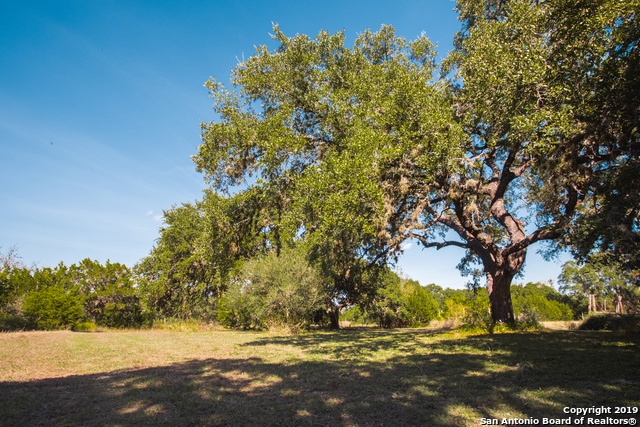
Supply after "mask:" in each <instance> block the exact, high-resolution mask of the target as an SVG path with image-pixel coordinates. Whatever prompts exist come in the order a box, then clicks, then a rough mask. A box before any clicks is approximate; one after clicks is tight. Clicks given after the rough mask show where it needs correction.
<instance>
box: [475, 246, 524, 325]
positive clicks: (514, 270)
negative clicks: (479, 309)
mask: <svg viewBox="0 0 640 427" xmlns="http://www.w3.org/2000/svg"><path fill="white" fill-rule="evenodd" d="M526 255H527V250H526V249H523V250H521V251H519V252H516V253H513V254H510V255H508V256H507V257H502V256H501V255H497V256H494V257H492V260H493V259H496V260H497V261H498V262H489V263H485V265H484V267H485V273H486V276H487V291H488V292H489V303H490V306H491V318H492V319H493V321H494V322H496V323H509V324H513V323H515V321H516V319H515V316H514V315H513V302H512V300H511V282H512V281H513V278H514V277H515V275H516V274H518V272H519V271H520V269H521V268H522V265H523V264H524V260H525V258H526ZM487 264H489V265H487Z"/></svg>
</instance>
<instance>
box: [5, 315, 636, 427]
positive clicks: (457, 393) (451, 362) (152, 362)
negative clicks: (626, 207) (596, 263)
mask: <svg viewBox="0 0 640 427" xmlns="http://www.w3.org/2000/svg"><path fill="white" fill-rule="evenodd" d="M638 345H640V339H639V338H638V336H636V335H628V334H617V333H611V332H586V331H535V332H516V333H508V334H494V335H467V334H463V333H460V332H457V331H446V332H441V331H434V330H427V329H412V330H407V329H404V330H377V329H367V328H363V329H350V330H343V331H340V332H329V331H320V332H314V333H308V334H305V335H297V336H277V335H273V334H269V333H262V332H238V331H211V332H184V333H170V332H161V331H146V332H111V333H92V334H82V333H74V332H68V331H60V332H29V333H9V334H0V396H2V398H0V425H43V426H44V425H46V426H63V425H64V426H67V425H83V426H94V425H95V426H105V425H106V426H116V425H117V426H127V425H132V426H133V425H136V426H137V425H142V426H144V425H154V426H155V425H160V426H163V425H166V426H174V425H233V426H238V425H338V426H351V425H353V426H355V425H358V426H373V425H376V426H377V425H403V426H406V425H435V426H450V425H463V426H465V425H466V426H477V425H479V424H480V418H500V419H501V418H502V417H506V418H525V417H533V418H540V419H541V418H542V417H547V418H548V417H552V418H566V416H565V414H564V413H563V408H564V407H573V408H575V407H590V406H635V405H637V402H638V401H640V378H639V376H640V357H639V354H640V352H638Z"/></svg>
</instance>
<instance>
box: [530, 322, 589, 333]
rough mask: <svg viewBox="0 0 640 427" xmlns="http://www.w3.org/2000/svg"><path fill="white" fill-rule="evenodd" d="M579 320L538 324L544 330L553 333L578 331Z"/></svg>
mask: <svg viewBox="0 0 640 427" xmlns="http://www.w3.org/2000/svg"><path fill="white" fill-rule="evenodd" d="M581 323H582V321H581V320H566V321H557V322H540V324H541V325H542V326H543V327H544V328H546V329H552V330H555V331H558V330H561V331H572V330H575V329H578V327H579V326H580V324H581Z"/></svg>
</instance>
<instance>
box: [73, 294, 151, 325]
mask: <svg viewBox="0 0 640 427" xmlns="http://www.w3.org/2000/svg"><path fill="white" fill-rule="evenodd" d="M84 307H85V310H86V312H87V315H89V316H90V317H91V318H92V319H93V320H94V322H96V323H97V324H98V325H101V326H107V327H110V328H131V327H135V328H139V327H140V326H142V324H143V323H144V322H145V320H146V317H145V315H144V313H143V312H142V305H141V304H140V298H138V296H137V295H131V294H125V293H119V292H113V293H111V294H107V295H95V294H94V295H91V296H90V297H88V298H87V299H86V300H85V303H84Z"/></svg>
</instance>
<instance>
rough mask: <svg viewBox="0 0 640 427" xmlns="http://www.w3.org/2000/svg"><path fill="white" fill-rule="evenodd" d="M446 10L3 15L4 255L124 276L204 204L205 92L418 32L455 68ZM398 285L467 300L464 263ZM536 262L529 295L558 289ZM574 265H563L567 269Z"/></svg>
mask: <svg viewBox="0 0 640 427" xmlns="http://www.w3.org/2000/svg"><path fill="white" fill-rule="evenodd" d="M454 6H455V4H454V3H453V2H450V1H447V0H440V1H421V2H417V1H396V2H393V3H392V2H389V1H377V0H376V1H322V2H320V1H296V2H294V1H271V2H258V1H224V2H223V1H209V2H205V1H192V2H166V1H165V2H163V1H153V2H135V1H127V2H120V1H100V2H98V1H55V0H54V1H43V2H37V1H29V2H9V1H2V2H1V3H0V58H1V59H0V61H1V65H0V179H1V180H2V183H3V185H2V187H1V188H2V190H0V191H1V199H2V204H1V206H2V207H1V208H0V245H1V246H2V249H0V250H2V251H6V250H7V249H9V248H10V247H12V246H16V247H17V248H18V252H19V254H20V255H21V256H22V260H23V261H24V262H25V263H26V264H31V263H33V262H37V263H38V264H39V265H40V266H53V265H56V264H58V263H59V262H60V261H63V262H64V263H65V264H67V265H68V264H72V263H74V262H78V261H80V260H82V259H84V258H87V257H88V258H91V259H95V260H98V261H100V262H105V261H106V260H107V259H110V260H111V261H112V262H123V263H126V264H127V265H129V266H132V265H134V264H135V263H136V262H137V261H138V260H139V259H141V258H142V257H144V256H146V255H147V254H148V253H149V251H150V250H151V248H152V246H153V244H154V240H155V239H156V238H157V237H158V229H159V227H160V226H161V224H162V220H161V215H162V210H163V209H168V208H170V207H171V206H172V205H175V204H180V203H182V202H189V201H191V202H192V201H194V200H195V199H197V198H200V195H201V193H202V190H203V189H204V188H205V185H204V182H203V179H202V176H201V175H200V174H198V173H197V172H195V169H194V165H193V163H192V162H191V159H190V157H189V156H190V155H192V154H195V153H196V151H197V146H198V144H199V143H200V127H199V125H200V123H201V122H208V121H211V120H214V119H215V116H214V114H213V111H212V108H211V107H212V103H211V100H210V99H209V98H208V92H207V90H206V88H204V86H203V84H204V82H205V81H206V80H207V79H208V78H209V76H215V77H216V78H217V79H218V81H221V82H228V80H229V73H230V70H231V68H232V67H234V66H235V65H236V64H237V62H238V58H242V57H243V55H244V57H248V56H250V55H252V54H253V52H254V51H255V47H254V46H258V45H262V44H266V45H267V46H269V47H272V48H273V47H275V45H274V44H273V41H272V40H271V38H270V36H269V32H271V29H272V23H278V24H279V25H280V28H281V29H282V30H283V32H284V33H285V34H287V35H294V34H296V33H300V34H303V33H304V34H308V35H310V36H315V35H317V34H318V32H319V31H320V30H327V31H329V32H331V33H334V32H337V31H341V30H343V29H344V31H345V35H346V39H347V43H348V44H349V45H351V44H352V42H353V40H354V39H355V38H356V36H357V34H358V33H360V32H362V31H364V30H365V29H367V28H370V29H371V30H378V29H379V28H380V26H381V25H382V24H388V25H393V26H394V27H395V28H396V33H397V34H398V35H400V36H403V37H405V38H407V39H409V40H411V39H415V38H416V37H418V36H419V35H420V34H421V32H423V31H424V32H425V33H426V35H427V36H428V37H429V38H430V39H431V40H432V41H434V42H437V43H438V45H439V47H438V51H439V52H440V53H441V54H443V55H445V54H446V53H447V52H448V51H449V50H451V48H452V47H451V41H452V37H453V34H454V33H455V32H456V31H457V30H458V29H459V27H460V25H459V22H458V21H457V20H456V14H455V13H454V12H453V8H454ZM406 247H407V250H406V254H405V255H404V257H403V258H402V259H401V261H400V267H401V268H402V270H403V272H404V273H405V274H407V275H409V276H411V277H412V278H414V279H418V280H420V282H421V283H422V284H427V283H432V282H435V283H437V284H439V285H441V286H448V287H462V286H463V285H464V283H465V282H466V279H465V278H462V277H461V276H460V274H459V273H458V271H457V270H456V269H455V266H456V265H457V263H458V262H459V260H460V257H461V256H462V255H463V254H462V251H461V250H459V249H456V248H445V249H442V250H440V251H436V250H432V249H430V250H424V251H423V250H421V249H420V247H418V246H417V245H416V244H412V245H409V244H407V245H406ZM536 249H538V248H537V247H535V246H534V247H532V248H531V249H530V251H529V255H528V260H527V265H526V270H525V277H524V278H523V279H520V281H538V280H545V281H546V280H548V279H554V280H555V279H556V278H557V276H558V274H559V271H560V262H557V263H553V262H549V263H547V262H544V261H543V260H542V258H541V257H540V256H538V255H536V253H535V252H536ZM567 259H568V257H567V256H564V257H562V258H561V261H565V260H567Z"/></svg>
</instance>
